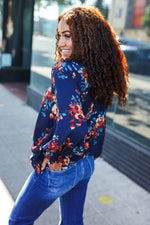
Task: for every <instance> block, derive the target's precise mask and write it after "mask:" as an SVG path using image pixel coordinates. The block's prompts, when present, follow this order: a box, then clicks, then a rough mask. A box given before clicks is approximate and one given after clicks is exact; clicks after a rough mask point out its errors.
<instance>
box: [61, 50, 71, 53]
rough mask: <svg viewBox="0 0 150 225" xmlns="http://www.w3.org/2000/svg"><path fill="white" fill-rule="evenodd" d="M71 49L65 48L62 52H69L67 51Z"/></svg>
mask: <svg viewBox="0 0 150 225" xmlns="http://www.w3.org/2000/svg"><path fill="white" fill-rule="evenodd" d="M69 51H70V50H69V49H63V50H62V53H65V52H66V53H67V52H69Z"/></svg>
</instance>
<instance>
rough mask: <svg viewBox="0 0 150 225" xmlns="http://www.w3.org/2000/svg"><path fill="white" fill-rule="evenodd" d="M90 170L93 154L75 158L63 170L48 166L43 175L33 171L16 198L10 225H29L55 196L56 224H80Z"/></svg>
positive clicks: (92, 165)
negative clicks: (75, 160)
mask: <svg viewBox="0 0 150 225" xmlns="http://www.w3.org/2000/svg"><path fill="white" fill-rule="evenodd" d="M93 172H94V157H93V156H89V157H86V158H84V159H82V160H79V161H77V162H76V163H75V164H74V165H73V166H72V167H71V168H68V169H66V170H62V171H51V170H50V169H49V168H47V169H46V170H45V172H44V174H37V173H36V172H35V171H34V172H32V173H31V175H30V176H29V177H28V179H27V181H26V182H25V184H24V186H23V188H22V190H21V192H20V193H19V195H18V197H17V199H16V202H15V205H14V208H13V210H12V212H11V215H10V218H9V225H17V224H18V225H32V224H33V223H34V221H35V220H36V219H37V218H38V217H39V216H40V215H41V214H42V212H43V211H44V210H45V209H47V208H48V207H49V206H50V205H51V204H52V203H53V202H54V201H55V200H56V199H57V198H60V222H59V224H60V225H83V218H82V216H83V207H84V202H85V196H86V190H87V184H88V182H89V179H90V177H91V175H92V174H93ZM51 216H52V215H51Z"/></svg>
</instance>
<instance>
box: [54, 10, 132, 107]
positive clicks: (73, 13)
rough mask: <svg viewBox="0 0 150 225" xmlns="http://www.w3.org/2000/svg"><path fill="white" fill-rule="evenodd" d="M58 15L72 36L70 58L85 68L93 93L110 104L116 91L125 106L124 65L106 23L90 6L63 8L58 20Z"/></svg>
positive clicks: (58, 57)
mask: <svg viewBox="0 0 150 225" xmlns="http://www.w3.org/2000/svg"><path fill="white" fill-rule="evenodd" d="M61 19H63V20H64V21H65V22H66V23H67V25H68V26H69V28H70V33H71V37H72V43H73V52H72V55H71V57H70V60H74V61H76V62H80V63H81V64H82V65H83V66H84V67H85V68H86V71H87V74H88V81H89V84H90V87H91V90H92V95H93V97H94V98H95V99H97V98H98V99H102V100H103V101H104V104H106V105H112V101H113V96H114V95H117V96H118V103H119V105H120V106H121V105H123V106H126V102H127V96H128V95H127V89H128V84H129V75H128V66H127V62H126V58H125V56H124V54H123V52H122V51H121V49H120V44H119V42H118V41H117V39H116V34H115V32H114V31H113V29H112V27H111V26H110V24H109V23H108V22H107V20H106V19H105V18H104V17H103V15H102V14H101V13H100V11H99V10H98V9H97V8H96V7H93V6H89V7H87V6H80V7H75V8H70V9H68V10H67V11H66V10H65V11H63V12H62V13H61V14H60V16H59V18H58V23H59V21H60V20H61ZM56 39H57V41H56V51H55V59H56V61H59V60H61V52H60V50H59V47H58V41H59V37H57V35H56Z"/></svg>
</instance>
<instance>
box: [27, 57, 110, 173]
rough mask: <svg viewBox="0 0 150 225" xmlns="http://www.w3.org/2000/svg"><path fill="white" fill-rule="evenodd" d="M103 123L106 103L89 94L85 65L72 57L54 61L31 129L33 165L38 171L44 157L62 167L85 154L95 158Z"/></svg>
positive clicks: (100, 140)
mask: <svg viewBox="0 0 150 225" xmlns="http://www.w3.org/2000/svg"><path fill="white" fill-rule="evenodd" d="M105 124H106V107H105V106H104V104H103V102H102V101H95V100H94V99H93V98H92V96H91V89H90V86H89V83H88V75H87V73H86V70H85V68H84V67H83V66H81V65H80V64H79V63H76V62H74V61H70V62H68V61H61V62H58V63H56V64H55V65H54V66H53V68H52V85H51V87H50V88H48V89H47V91H46V92H45V94H44V97H43V100H42V105H41V109H40V111H39V115H38V118H37V122H36V126H35V130H34V136H33V146H32V153H33V154H32V158H31V163H32V165H33V167H34V168H35V170H36V171H37V172H39V170H40V166H41V163H42V161H43V159H44V157H46V158H47V159H49V161H50V163H51V164H53V163H58V164H59V165H60V166H61V167H62V168H63V169H64V168H67V167H70V166H72V165H73V164H74V163H75V162H76V161H77V160H80V159H82V158H84V157H87V156H89V155H94V157H95V158H97V157H98V156H100V154H101V152H102V145H103V141H104V133H105Z"/></svg>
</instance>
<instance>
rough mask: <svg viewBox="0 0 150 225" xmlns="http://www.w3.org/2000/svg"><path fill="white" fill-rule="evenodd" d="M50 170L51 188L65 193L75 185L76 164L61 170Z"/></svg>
mask: <svg viewBox="0 0 150 225" xmlns="http://www.w3.org/2000/svg"><path fill="white" fill-rule="evenodd" d="M48 171H49V188H50V190H51V191H53V192H57V193H63V192H67V191H69V190H70V189H71V188H73V187H74V186H75V182H76V176H77V169H76V164H75V165H73V166H72V167H70V168H68V169H66V170H61V171H52V170H48Z"/></svg>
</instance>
